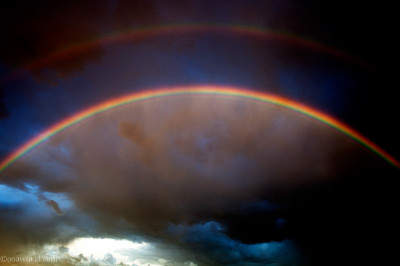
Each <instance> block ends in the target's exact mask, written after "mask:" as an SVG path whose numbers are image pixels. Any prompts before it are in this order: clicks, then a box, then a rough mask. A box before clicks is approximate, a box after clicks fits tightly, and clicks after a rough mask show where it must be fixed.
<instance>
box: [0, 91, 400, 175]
mask: <svg viewBox="0 0 400 266" xmlns="http://www.w3.org/2000/svg"><path fill="white" fill-rule="evenodd" d="M174 95H210V96H214V95H215V96H235V97H241V98H245V99H251V100H257V101H260V102H265V103H270V104H274V105H277V106H282V107H285V108H287V109H290V110H293V111H295V112H298V113H301V114H304V115H306V116H309V117H311V118H314V119H316V120H318V121H320V122H322V123H325V124H327V125H329V126H331V127H333V128H335V129H337V130H339V131H340V132H342V133H344V134H345V135H347V136H349V137H351V138H352V139H354V140H356V141H358V142H359V143H361V144H362V145H364V146H365V147H367V148H368V149H370V150H371V151H373V152H375V153H376V154H377V155H379V156H380V157H382V158H383V159H385V160H386V161H387V162H389V163H390V164H392V165H394V166H396V167H398V168H400V162H399V161H397V160H396V159H395V158H394V157H392V156H391V155H389V154H388V153H387V152H385V151H384V150H383V149H381V148H380V147H378V146H377V145H376V144H375V143H373V142H372V141H370V140H368V139H367V138H366V137H364V136H363V135H361V134H360V133H358V132H357V131H355V130H354V129H352V128H350V127H349V126H347V125H345V124H344V123H342V122H340V121H338V120H336V119H334V118H333V117H331V116H329V115H327V114H324V113H322V112H320V111H317V110H315V109H313V108H311V107H308V106H306V105H303V104H300V103H297V102H295V101H292V100H289V99H286V98H283V97H280V96H275V95H270V94H266V93H262V92H256V91H250V90H246V89H239V88H233V87H222V86H186V87H175V88H160V89H156V90H146V91H142V92H136V93H133V94H130V95H126V96H122V97H119V98H114V99H111V100H108V101H105V102H103V103H100V104H98V105H96V106H93V107H90V108H88V109H85V110H83V111H81V112H79V113H77V114H75V115H73V116H71V117H69V118H67V119H65V120H63V121H61V122H59V123H57V124H55V125H53V126H51V127H50V128H48V129H47V130H45V131H44V132H42V133H41V134H39V135H38V136H36V137H35V138H33V139H31V140H30V141H28V142H27V143H25V144H24V145H22V146H21V147H19V148H18V149H17V150H16V151H14V152H13V153H12V154H11V155H10V156H8V157H7V158H6V159H5V160H4V161H2V162H1V163H0V173H1V172H3V171H4V170H5V169H6V168H7V167H8V166H10V165H11V164H12V163H14V162H15V161H17V160H18V159H19V158H21V157H22V156H23V155H25V154H26V153H28V152H29V151H30V150H32V149H34V148H35V147H37V146H38V145H39V144H40V143H42V142H44V141H46V140H47V139H49V138H51V137H52V136H54V135H55V134H57V133H58V132H61V131H63V130H65V129H67V128H68V127H70V126H72V125H74V124H76V123H78V122H80V121H82V120H85V119H87V118H89V117H92V116H94V115H96V114H98V113H101V112H104V111H107V110H110V109H113V108H116V107H118V106H122V105H125V104H129V103H134V102H139V101H143V100H148V99H154V98H159V97H165V96H174Z"/></svg>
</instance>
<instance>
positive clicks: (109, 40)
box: [0, 24, 374, 81]
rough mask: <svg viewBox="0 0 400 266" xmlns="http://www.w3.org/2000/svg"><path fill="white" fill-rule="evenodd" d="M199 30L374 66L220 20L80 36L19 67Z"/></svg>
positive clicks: (303, 40)
mask: <svg viewBox="0 0 400 266" xmlns="http://www.w3.org/2000/svg"><path fill="white" fill-rule="evenodd" d="M200 32H217V33H229V34H233V35H238V36H246V37H251V38H261V39H268V40H275V41H279V42H282V43H288V44H293V45H295V46H298V47H303V48H306V49H310V50H314V51H317V52H320V53H323V54H328V55H332V56H335V57H338V58H341V59H344V60H347V61H349V62H352V63H355V64H358V65H361V66H364V67H366V68H369V69H373V68H374V67H373V66H372V65H371V64H369V63H368V62H365V61H363V60H361V59H359V58H357V57H355V56H352V55H350V54H348V53H346V52H344V51H341V50H340V49H337V48H335V47H332V46H329V45H326V44H324V43H322V42H319V41H317V40H313V39H310V38H305V37H301V36H297V35H295V34H293V33H290V32H284V31H279V30H273V29H267V28H261V27H255V26H250V25H220V24H187V25H185V24H171V25H159V26H157V25H155V26H148V27H142V28H135V29H127V30H121V31H116V32H112V33H110V34H106V35H102V36H100V37H97V38H94V39H87V40H82V41H79V42H76V43H72V44H69V45H66V46H64V47H61V48H59V49H57V50H55V51H53V52H50V53H48V54H47V55H45V56H42V57H40V58H38V59H37V60H34V61H32V62H29V63H27V64H25V65H23V66H22V69H27V70H37V69H41V68H43V67H46V66H48V65H51V64H53V63H54V62H57V61H59V60H63V59H68V58H70V57H71V56H75V55H79V54H80V53H84V52H87V51H90V50H91V49H94V48H96V47H102V46H107V45H112V44H117V43H122V42H125V41H132V40H143V39H146V38H149V37H151V36H161V35H168V34H173V33H200ZM22 73H23V71H22V70H21V69H20V70H16V71H13V72H12V73H9V74H8V75H6V76H5V77H3V78H2V79H0V81H6V80H10V79H13V78H16V77H18V76H19V75H21V74H22Z"/></svg>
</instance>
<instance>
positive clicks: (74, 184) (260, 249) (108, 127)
mask: <svg viewBox="0 0 400 266" xmlns="http://www.w3.org/2000/svg"><path fill="white" fill-rule="evenodd" d="M360 147H361V146H360V145H359V144H358V143H357V142H355V141H351V140H349V139H348V138H347V137H346V136H345V135H342V134H341V133H339V132H337V131H335V130H334V129H332V128H330V127H327V126H324V125H321V124H320V123H319V122H316V121H315V120H313V119H311V118H307V117H304V116H302V115H299V114H297V113H294V112H293V111H288V110H284V109H282V108H277V107H274V106H273V105H269V104H265V103H257V102H254V101H251V100H244V99H240V98H234V97H233V98H228V99H223V98H218V97H216V98H209V97H206V96H205V97H190V96H175V97H173V98H171V97H166V98H163V99H154V100H148V101H143V102H139V103H137V104H131V105H127V106H123V107H119V108H116V109H115V110H112V111H109V112H105V113H102V114H100V115H96V116H94V117H92V118H91V119H89V120H86V121H84V122H82V123H79V124H77V125H74V126H72V127H70V128H68V129H67V130H65V131H63V132H61V133H59V134H58V135H56V136H55V137H54V138H52V139H50V140H49V141H48V142H46V143H43V144H42V145H41V146H40V147H38V148H37V149H35V150H33V151H32V152H30V153H29V154H27V155H26V156H24V157H23V158H21V159H20V160H19V161H18V162H16V163H15V164H14V165H12V166H11V167H9V168H8V169H7V170H6V171H5V172H4V173H2V182H3V184H4V185H3V186H5V188H7V189H8V190H16V191H19V192H18V193H20V194H21V195H24V196H23V197H22V196H21V197H17V198H28V197H30V198H32V197H33V198H32V200H29V201H22V202H21V201H20V200H19V201H17V202H11V203H10V202H9V203H7V204H6V205H5V206H9V207H3V208H6V209H4V210H3V211H2V223H3V226H2V228H5V229H3V231H2V234H3V235H4V234H5V232H8V233H6V236H7V235H8V234H10V235H14V234H17V235H21V237H22V238H21V239H20V241H17V242H18V243H24V241H27V237H28V236H29V238H30V239H31V240H30V241H31V242H32V243H36V244H37V245H38V246H39V247H40V246H41V245H43V244H44V243H46V242H47V243H59V244H60V245H61V244H67V243H68V242H69V241H72V240H73V239H75V238H77V237H84V236H90V237H115V238H126V239H131V240H132V241H144V242H146V241H149V242H150V243H151V241H153V242H154V243H156V244H157V243H158V244H162V245H167V244H168V243H169V245H173V246H177V247H179V249H181V250H182V252H186V254H198V255H197V256H193V255H190V256H191V261H192V262H194V263H200V264H206V265H207V264H214V263H216V264H229V265H232V264H237V265H241V264H243V263H247V262H248V263H250V262H251V263H260V264H265V263H278V264H287V263H300V262H301V260H300V258H301V256H300V255H299V254H300V251H299V250H298V246H297V244H296V243H298V241H299V239H298V237H299V236H298V235H297V233H296V230H298V227H299V226H300V227H303V226H307V224H304V225H302V224H301V223H302V222H301V220H302V219H301V217H302V214H301V212H304V213H306V211H305V210H303V208H306V209H308V208H313V206H314V204H315V203H313V204H311V205H310V204H309V203H310V202H309V200H312V199H314V198H315V197H316V196H315V195H313V194H312V193H314V192H312V193H311V191H314V190H319V189H321V190H322V191H323V190H324V187H326V186H327V185H329V184H332V182H333V183H337V182H339V183H340V182H342V181H341V178H340V177H344V176H349V175H352V174H353V175H359V174H360V173H357V172H355V170H354V169H359V168H358V167H357V165H358V164H360V163H362V164H363V165H364V164H367V165H368V164H369V165H370V166H369V168H370V170H371V169H375V168H376V167H378V166H379V165H381V163H379V162H378V161H376V158H375V157H374V156H373V155H372V154H371V153H368V152H365V151H363V149H361V148H360ZM353 158H357V160H354V159H353ZM377 162H378V164H377ZM288 166H290V167H288ZM378 168H379V167H378ZM24 169H26V170H24ZM362 172H364V170H363V171H362ZM338 176H339V177H338ZM350 180H351V181H349V182H350V183H351V182H355V180H357V176H355V177H353V179H350ZM346 182H348V181H346ZM13 187H14V188H13ZM328 187H329V186H328ZM325 189H326V188H325ZM307 191H309V192H307ZM32 193H33V194H32ZM307 195H308V196H309V197H310V198H308V196H307ZM35 198H36V200H35ZM329 201H330V199H329V200H328V201H327V202H326V203H327V204H328V203H329ZM35 202H36V203H35ZM305 202H308V203H307V204H306V207H304V206H303V205H302V204H304V203H305ZM323 202H324V201H323ZM33 204H36V205H37V206H38V207H37V208H38V210H39V209H40V210H41V212H43V215H44V218H43V219H39V220H35V223H30V224H25V223H23V222H22V223H13V222H12V221H13V220H14V219H16V220H17V221H23V219H22V217H27V219H29V217H30V216H31V215H37V213H35V212H33V213H32V207H34V206H36V205H33ZM39 206H41V207H39ZM302 206H303V207H302ZM338 206H342V205H341V204H339V203H338ZM331 207H332V206H331ZM334 209H335V208H333V209H332V210H331V211H332V212H334ZM18 213H20V214H18ZM34 213H35V214H34ZM322 213H325V211H323V212H322ZM16 214H18V215H21V217H20V218H18V216H16ZM314 215H316V214H311V213H309V214H308V216H307V217H310V216H311V217H313V216H314ZM316 216H317V217H318V215H316ZM325 222H326V221H325ZM22 228H24V229H22ZM61 228H62V229H61ZM5 230H6V231H5ZM60 230H62V233H61V234H60ZM300 240H301V239H300ZM8 246H9V247H13V248H10V252H11V251H13V252H17V251H18V246H13V245H8ZM27 248H28V247H24V248H22V249H27ZM6 250H7V249H6ZM296 254H297V255H296ZM188 256H189V255H188ZM190 256H189V257H190ZM178 257H179V256H178ZM183 262H184V260H183V261H181V263H183Z"/></svg>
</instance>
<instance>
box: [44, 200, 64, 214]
mask: <svg viewBox="0 0 400 266" xmlns="http://www.w3.org/2000/svg"><path fill="white" fill-rule="evenodd" d="M46 204H47V205H48V206H50V207H51V208H52V209H53V210H54V211H55V212H56V213H57V214H59V215H61V214H63V212H62V211H61V209H60V206H58V203H57V202H56V201H54V200H48V201H46Z"/></svg>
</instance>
